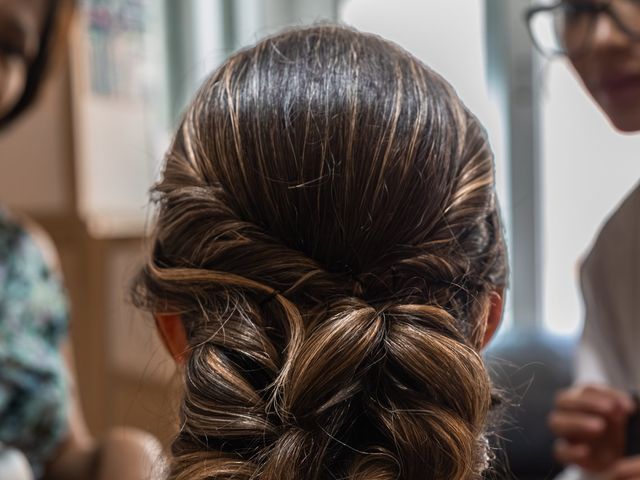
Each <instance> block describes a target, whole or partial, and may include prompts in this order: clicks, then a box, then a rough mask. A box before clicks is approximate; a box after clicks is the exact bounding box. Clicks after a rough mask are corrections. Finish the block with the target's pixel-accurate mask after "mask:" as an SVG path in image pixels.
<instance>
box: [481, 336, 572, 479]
mask: <svg viewBox="0 0 640 480" xmlns="http://www.w3.org/2000/svg"><path fill="white" fill-rule="evenodd" d="M576 343H577V339H575V338H568V337H559V336H553V335H550V334H547V333H545V332H542V331H533V332H528V331H526V332H517V331H516V332H512V333H510V334H508V335H505V337H503V338H500V339H498V341H497V342H496V344H495V345H493V346H492V347H491V348H489V350H488V351H487V353H486V354H485V359H486V362H487V365H488V368H489V370H490V372H491V376H492V378H493V380H494V382H495V385H496V387H497V388H498V389H500V390H501V391H502V392H503V394H504V397H505V403H506V406H505V410H504V416H503V418H502V419H501V421H502V423H501V424H500V425H499V426H498V432H497V436H498V438H499V445H497V447H498V448H503V449H504V452H505V457H506V459H505V460H502V461H501V463H502V465H499V466H498V467H497V469H498V470H499V471H505V472H506V471H510V472H511V473H510V474H509V475H505V476H504V477H503V478H515V479H518V480H543V479H552V478H553V477H554V476H555V475H556V474H558V473H559V472H560V471H561V470H562V466H561V465H559V464H558V463H557V462H556V461H555V459H554V458H553V442H554V436H553V434H552V433H551V430H549V428H548V426H547V416H548V415H549V412H550V411H551V409H552V407H553V401H554V397H555V395H556V392H558V390H560V389H562V388H566V387H568V386H569V385H570V384H571V381H572V373H573V368H572V366H573V358H574V352H575V347H576ZM505 464H508V465H505Z"/></svg>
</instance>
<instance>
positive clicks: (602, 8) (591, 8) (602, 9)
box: [525, 0, 640, 57]
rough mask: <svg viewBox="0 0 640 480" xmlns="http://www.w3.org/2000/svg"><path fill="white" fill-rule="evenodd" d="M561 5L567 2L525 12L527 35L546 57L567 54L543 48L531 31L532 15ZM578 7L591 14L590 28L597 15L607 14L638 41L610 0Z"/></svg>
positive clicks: (635, 33)
mask: <svg viewBox="0 0 640 480" xmlns="http://www.w3.org/2000/svg"><path fill="white" fill-rule="evenodd" d="M563 6H567V3H566V2H563V1H558V2H556V3H554V4H551V5H539V6H536V7H530V8H528V9H527V11H526V12H525V22H526V24H527V31H528V32H529V37H531V42H532V43H533V45H534V46H535V47H536V49H537V50H538V51H539V52H540V53H541V54H542V55H544V56H546V57H548V56H550V57H554V56H565V55H567V52H566V51H565V50H558V51H549V49H546V48H544V47H543V46H542V45H541V44H540V43H539V42H538V40H537V39H536V36H535V34H534V33H533V28H532V26H531V25H532V23H533V17H535V16H536V15H539V14H540V13H544V12H551V11H553V10H556V9H558V8H562V7H563ZM580 8H581V9H582V11H584V12H586V13H590V14H591V22H592V25H591V27H590V28H591V29H593V25H594V24H595V20H596V19H597V18H598V15H600V14H603V13H604V14H606V15H609V18H611V19H612V20H613V23H615V25H616V26H617V27H618V28H619V29H620V31H622V32H623V33H625V34H626V35H628V36H629V38H631V39H632V40H633V41H635V42H640V32H634V31H633V30H630V29H629V27H627V26H626V25H625V24H624V23H623V22H622V21H621V20H620V18H618V14H617V13H616V12H615V11H614V10H613V9H612V8H611V0H608V1H607V2H606V3H603V2H597V3H596V2H588V3H581V4H580ZM585 50H587V48H585ZM549 53H551V55H549Z"/></svg>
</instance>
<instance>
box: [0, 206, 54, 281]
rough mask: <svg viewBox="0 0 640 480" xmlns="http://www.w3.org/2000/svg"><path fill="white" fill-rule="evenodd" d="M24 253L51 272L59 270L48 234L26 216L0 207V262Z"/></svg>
mask: <svg viewBox="0 0 640 480" xmlns="http://www.w3.org/2000/svg"><path fill="white" fill-rule="evenodd" d="M21 255H26V256H29V257H30V258H32V259H34V260H35V259H38V260H41V261H42V263H43V264H44V265H45V266H46V267H47V268H48V269H49V270H51V271H52V272H55V273H59V272H60V263H59V260H58V255H57V251H56V248H55V246H54V244H53V241H52V240H51V238H50V237H49V235H48V234H47V233H46V232H45V231H44V229H43V228H42V227H40V226H39V225H38V224H37V223H35V222H34V221H33V220H31V219H30V218H28V217H27V216H24V215H21V214H19V213H17V212H14V211H9V210H8V209H6V208H2V207H0V262H7V261H10V260H11V259H12V258H14V257H16V256H21Z"/></svg>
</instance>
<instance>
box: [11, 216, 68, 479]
mask: <svg viewBox="0 0 640 480" xmlns="http://www.w3.org/2000/svg"><path fill="white" fill-rule="evenodd" d="M68 317H69V315H68V305H67V300H66V295H65V291H64V288H63V286H62V282H61V280H60V278H58V276H57V275H56V273H55V272H53V271H52V270H51V268H50V267H49V266H48V265H47V264H46V262H45V259H44V257H43V255H42V253H41V251H40V249H39V248H38V245H37V244H36V243H35V241H34V240H33V238H32V237H31V236H30V235H29V234H28V233H27V231H26V230H25V229H24V228H23V227H22V226H21V225H20V224H19V223H18V222H16V221H14V220H12V219H10V217H9V215H8V214H7V212H6V211H3V210H2V209H1V208H0V444H4V445H7V446H10V447H13V448H17V449H19V450H21V451H22V452H23V453H24V454H25V455H26V456H27V458H28V459H29V462H30V463H31V465H32V467H33V469H34V472H35V473H36V475H37V476H38V475H39V474H41V473H42V466H43V463H44V462H45V461H46V459H48V458H50V456H51V455H52V453H53V452H54V451H55V449H56V447H57V446H58V445H59V443H60V440H61V438H62V436H63V435H64V434H65V432H66V425H67V408H66V405H67V398H66V395H67V388H66V384H67V373H66V368H65V363H64V359H63V358H62V355H61V353H60V344H61V342H62V340H63V339H64V338H65V337H66V335H67V325H68Z"/></svg>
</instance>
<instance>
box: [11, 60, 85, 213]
mask: <svg viewBox="0 0 640 480" xmlns="http://www.w3.org/2000/svg"><path fill="white" fill-rule="evenodd" d="M67 85H68V81H67V75H66V71H65V69H64V68H63V65H62V62H61V63H60V64H59V65H58V66H57V68H55V70H54V71H53V72H52V75H51V77H50V79H49V80H48V82H47V83H46V85H45V88H44V91H43V92H42V95H41V98H40V99H39V102H38V104H37V105H36V107H34V108H33V109H32V110H31V111H29V112H27V113H26V114H25V115H23V117H22V118H20V119H19V120H18V121H17V122H16V123H14V124H13V125H11V126H10V127H9V128H7V129H4V130H3V131H2V132H0V201H2V203H3V204H5V205H9V206H11V207H14V208H16V209H19V210H23V211H25V212H29V213H31V214H47V215H51V214H60V213H63V212H69V211H70V210H72V208H73V198H74V193H73V188H72V187H73V184H72V165H73V164H72V161H71V157H72V146H71V136H70V117H69V108H68V105H69V95H68V88H67Z"/></svg>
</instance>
